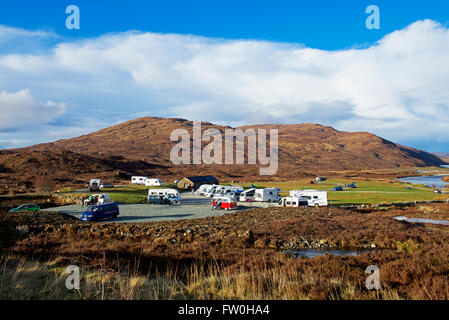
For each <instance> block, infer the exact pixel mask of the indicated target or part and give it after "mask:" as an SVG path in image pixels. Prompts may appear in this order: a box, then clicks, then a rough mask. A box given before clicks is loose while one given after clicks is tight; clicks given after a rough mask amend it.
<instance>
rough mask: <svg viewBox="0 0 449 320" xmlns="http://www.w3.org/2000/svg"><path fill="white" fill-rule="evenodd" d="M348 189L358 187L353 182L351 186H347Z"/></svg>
mask: <svg viewBox="0 0 449 320" xmlns="http://www.w3.org/2000/svg"><path fill="white" fill-rule="evenodd" d="M345 187H346V188H357V185H356V184H355V183H354V182H353V183H351V184H345Z"/></svg>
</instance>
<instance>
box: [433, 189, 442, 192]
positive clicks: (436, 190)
mask: <svg viewBox="0 0 449 320" xmlns="http://www.w3.org/2000/svg"><path fill="white" fill-rule="evenodd" d="M433 192H434V193H441V190H440V189H435V190H433Z"/></svg>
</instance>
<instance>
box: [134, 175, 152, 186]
mask: <svg viewBox="0 0 449 320" xmlns="http://www.w3.org/2000/svg"><path fill="white" fill-rule="evenodd" d="M147 179H148V178H147V177H141V176H134V177H132V178H131V183H132V184H145V181H147Z"/></svg>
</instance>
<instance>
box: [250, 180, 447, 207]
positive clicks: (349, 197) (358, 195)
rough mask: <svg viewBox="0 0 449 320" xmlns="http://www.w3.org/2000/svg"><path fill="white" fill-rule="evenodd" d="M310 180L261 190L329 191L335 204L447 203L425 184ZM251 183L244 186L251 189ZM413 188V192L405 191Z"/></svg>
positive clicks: (266, 184)
mask: <svg viewBox="0 0 449 320" xmlns="http://www.w3.org/2000/svg"><path fill="white" fill-rule="evenodd" d="M309 180H310V179H302V180H297V181H288V182H260V183H259V184H258V186H260V187H265V188H267V187H277V188H280V189H281V190H282V191H283V192H282V193H281V195H283V196H286V195H288V194H289V191H290V190H301V189H316V190H326V191H328V198H329V201H332V203H335V204H342V203H392V202H409V201H427V200H441V199H443V200H446V199H448V198H449V195H447V194H435V193H433V189H432V188H429V187H426V186H423V185H413V186H412V185H411V184H407V183H402V182H396V181H393V180H391V181H387V180H385V181H380V180H360V179H349V180H342V179H331V180H327V181H324V182H320V183H316V184H308V183H307V182H308V181H309ZM352 182H355V183H356V185H357V188H355V189H349V188H344V191H333V190H332V188H334V187H335V186H343V187H344V185H345V184H350V183H352ZM249 185H251V184H250V183H249V184H248V183H246V184H244V186H245V187H249ZM408 187H412V189H413V190H411V191H409V190H406V189H407V188H408Z"/></svg>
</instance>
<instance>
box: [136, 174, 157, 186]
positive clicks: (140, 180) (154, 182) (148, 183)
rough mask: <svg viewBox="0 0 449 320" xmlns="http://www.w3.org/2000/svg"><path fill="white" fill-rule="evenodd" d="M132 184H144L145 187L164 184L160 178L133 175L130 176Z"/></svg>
mask: <svg viewBox="0 0 449 320" xmlns="http://www.w3.org/2000/svg"><path fill="white" fill-rule="evenodd" d="M131 183H132V184H140V185H146V186H147V187H162V186H163V185H164V184H163V183H162V180H161V179H150V178H147V177H140V176H134V177H132V178H131Z"/></svg>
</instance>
